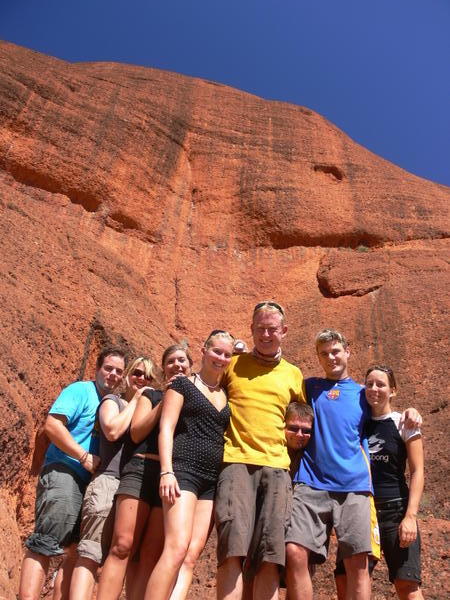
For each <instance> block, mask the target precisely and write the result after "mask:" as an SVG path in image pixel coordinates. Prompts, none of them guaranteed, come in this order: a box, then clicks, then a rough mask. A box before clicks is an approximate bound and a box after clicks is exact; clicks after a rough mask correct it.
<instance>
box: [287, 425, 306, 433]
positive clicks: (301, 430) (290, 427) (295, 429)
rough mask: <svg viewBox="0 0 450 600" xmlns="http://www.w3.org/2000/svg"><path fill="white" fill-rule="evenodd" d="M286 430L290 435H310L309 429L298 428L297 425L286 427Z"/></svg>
mask: <svg viewBox="0 0 450 600" xmlns="http://www.w3.org/2000/svg"><path fill="white" fill-rule="evenodd" d="M286 429H287V430H288V431H290V432H292V433H299V432H301V434H302V435H311V433H312V429H311V427H299V426H298V425H286Z"/></svg>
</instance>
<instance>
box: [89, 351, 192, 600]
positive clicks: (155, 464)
mask: <svg viewBox="0 0 450 600" xmlns="http://www.w3.org/2000/svg"><path fill="white" fill-rule="evenodd" d="M191 366H192V359H191V357H190V355H189V351H188V349H187V347H186V346H184V345H180V344H174V345H172V346H170V347H169V348H167V349H166V350H165V351H164V354H163V358H162V368H163V373H164V381H165V382H168V381H170V380H171V379H172V378H173V377H175V376H177V375H189V374H190V370H191ZM153 381H156V377H155V376H154V377H153ZM161 399H162V392H161V391H160V390H156V389H153V388H151V387H146V389H145V390H142V393H141V395H140V397H139V399H138V401H137V406H136V409H135V412H134V415H133V419H132V422H131V428H130V436H131V439H130V440H129V442H128V444H127V446H126V447H125V449H124V454H125V455H126V456H125V460H124V461H123V468H122V472H121V479H120V485H119V489H118V490H117V509H116V520H115V524H114V535H113V541H112V545H111V549H110V552H109V555H108V558H107V560H106V562H105V566H104V568H103V571H102V575H101V578H100V584H99V589H98V594H97V598H98V600H113V599H117V598H119V596H120V593H121V591H122V587H123V582H124V578H125V574H126V572H127V569H128V568H129V574H128V576H127V597H128V598H133V599H134V598H136V599H141V598H142V597H143V595H144V592H145V588H146V585H147V581H148V578H149V576H150V573H151V571H152V568H153V566H154V565H155V564H156V562H157V560H158V558H159V556H160V554H161V552H162V547H163V543H164V528H163V519H162V510H161V499H160V497H159V493H158V486H159V473H160V464H159V456H158V432H159V430H158V422H159V418H160V415H161ZM136 553H138V558H139V561H138V562H136V561H133V557H135V555H136Z"/></svg>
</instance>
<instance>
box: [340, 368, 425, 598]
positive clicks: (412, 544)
mask: <svg viewBox="0 0 450 600" xmlns="http://www.w3.org/2000/svg"><path fill="white" fill-rule="evenodd" d="M365 384H366V399H367V402H368V404H369V406H370V408H371V411H372V418H371V420H370V422H369V423H368V425H367V426H366V435H367V438H368V441H369V451H370V466H371V473H372V480H373V487H374V497H375V507H376V511H377V518H378V525H379V528H380V542H381V549H382V551H383V554H384V557H385V559H386V563H387V566H388V570H389V580H390V581H391V583H393V584H394V586H395V589H396V592H397V595H398V597H399V598H400V600H421V599H423V595H422V591H421V589H420V583H421V569H420V536H419V530H418V526H417V512H418V510H419V502H420V498H421V496H422V491H423V482H424V477H423V443H422V434H421V432H420V429H419V428H415V429H407V428H406V427H405V426H404V424H403V423H402V422H401V414H400V413H398V412H394V411H393V410H392V407H391V400H392V399H393V398H395V396H396V394H397V384H396V381H395V376H394V373H393V371H392V369H391V368H390V367H387V366H385V365H374V366H372V367H370V368H369V369H368V371H367V373H366V381H365ZM406 463H408V467H409V473H410V485H409V489H408V486H407V483H406V479H405V468H406ZM375 564H376V563H375ZM344 572H345V571H344V570H343V565H339V564H338V566H337V568H336V584H337V587H338V592H339V593H338V596H339V598H345V580H344V577H343V575H344Z"/></svg>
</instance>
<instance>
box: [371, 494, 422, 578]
mask: <svg viewBox="0 0 450 600" xmlns="http://www.w3.org/2000/svg"><path fill="white" fill-rule="evenodd" d="M375 505H376V504H375ZM407 506H408V501H407V500H395V501H392V502H389V503H387V504H384V505H381V506H377V517H378V526H379V528H380V541H381V549H382V551H383V554H384V558H385V559H386V564H387V566H388V569H389V581H390V582H391V583H392V582H393V581H394V580H395V579H404V580H406V581H416V582H417V583H419V584H420V583H421V570H420V534H419V530H417V537H416V539H415V540H414V542H413V543H412V544H410V545H409V546H408V547H407V548H400V541H399V536H398V526H399V525H400V523H401V522H402V519H403V517H404V516H405V513H406V508H407Z"/></svg>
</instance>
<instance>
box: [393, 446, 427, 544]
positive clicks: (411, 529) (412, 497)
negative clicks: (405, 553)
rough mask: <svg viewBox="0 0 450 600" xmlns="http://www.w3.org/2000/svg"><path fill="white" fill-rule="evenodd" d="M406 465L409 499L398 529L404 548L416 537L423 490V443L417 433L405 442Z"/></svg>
mask: <svg viewBox="0 0 450 600" xmlns="http://www.w3.org/2000/svg"><path fill="white" fill-rule="evenodd" d="M406 451H407V453H408V465H409V471H410V475H411V477H410V483H409V500H408V507H407V509H406V514H405V516H404V518H403V521H402V522H401V523H400V525H399V528H398V531H399V538H400V547H401V548H406V547H407V546H409V545H410V544H411V543H412V542H413V541H414V540H415V539H416V537H417V513H418V510H419V503H420V498H421V497H422V492H423V443H422V437H421V436H420V435H417V436H415V437H413V438H411V439H409V440H408V441H407V442H406Z"/></svg>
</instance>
